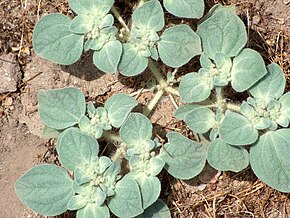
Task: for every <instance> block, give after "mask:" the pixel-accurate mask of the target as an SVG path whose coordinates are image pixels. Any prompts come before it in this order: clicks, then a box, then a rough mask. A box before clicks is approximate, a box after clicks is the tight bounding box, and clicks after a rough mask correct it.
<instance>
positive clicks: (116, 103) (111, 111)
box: [105, 93, 138, 128]
mask: <svg viewBox="0 0 290 218" xmlns="http://www.w3.org/2000/svg"><path fill="white" fill-rule="evenodd" d="M137 105H138V102H137V101H136V100H135V99H134V98H133V97H131V96H129V95H125V94H121V93H120V94H115V95H113V96H112V97H110V98H109V99H108V100H107V101H106V103H105V109H106V110H107V112H108V118H109V121H110V123H111V124H112V126H114V127H116V128H120V126H121V125H122V124H123V123H124V121H125V120H126V118H127V117H128V115H129V113H130V112H131V110H132V109H133V108H134V107H136V106H137Z"/></svg>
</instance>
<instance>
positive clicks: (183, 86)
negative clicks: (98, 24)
mask: <svg viewBox="0 0 290 218" xmlns="http://www.w3.org/2000/svg"><path fill="white" fill-rule="evenodd" d="M178 91H179V94H180V97H181V101H182V102H188V103H192V102H200V101H203V100H205V99H207V98H208V97H209V96H210V93H211V88H210V86H209V85H208V84H207V83H206V81H204V80H203V79H202V77H201V76H200V74H198V73H188V74H186V75H185V76H184V77H183V78H182V80H181V82H180V84H179V90H178Z"/></svg>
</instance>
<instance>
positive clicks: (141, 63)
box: [118, 43, 148, 76]
mask: <svg viewBox="0 0 290 218" xmlns="http://www.w3.org/2000/svg"><path fill="white" fill-rule="evenodd" d="M147 66H148V58H146V57H144V56H142V54H141V53H140V52H139V50H138V47H137V46H136V45H133V44H131V43H125V44H124V45H123V54H122V56H121V60H120V63H119V67H118V69H119V71H120V73H121V74H122V75H124V76H136V75H138V74H140V73H142V72H143V71H144V70H145V69H146V68H147Z"/></svg>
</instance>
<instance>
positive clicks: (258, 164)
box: [250, 129, 290, 193]
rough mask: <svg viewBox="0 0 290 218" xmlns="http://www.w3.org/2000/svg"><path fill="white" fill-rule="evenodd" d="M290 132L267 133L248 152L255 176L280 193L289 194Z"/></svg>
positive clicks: (286, 130) (280, 130)
mask: <svg viewBox="0 0 290 218" xmlns="http://www.w3.org/2000/svg"><path fill="white" fill-rule="evenodd" d="M289 147H290V130H289V129H279V130H277V131H269V132H267V133H265V134H264V135H262V136H261V137H260V138H259V141H257V142H256V143H255V144H254V146H252V147H251V150H250V163H251V166H252V169H253V171H254V173H255V174H256V176H257V177H258V178H259V179H261V180H262V181H263V182H265V183H266V184H267V185H269V186H271V187H272V188H274V189H277V190H278V191H281V192H286V193H289V192H290V167H289V166H290V152H289Z"/></svg>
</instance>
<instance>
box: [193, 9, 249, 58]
mask: <svg viewBox="0 0 290 218" xmlns="http://www.w3.org/2000/svg"><path fill="white" fill-rule="evenodd" d="M197 34H198V35H199V36H200V38H201V41H202V47H203V52H204V53H205V54H206V55H207V56H208V57H209V58H211V59H214V57H215V55H216V54H217V53H223V54H226V55H228V56H229V57H234V56H236V55H237V54H238V53H239V52H240V51H241V50H242V48H243V47H244V46H245V45H246V42H247V40H248V37H247V32H246V28H245V25H244V23H243V22H242V20H241V19H240V18H239V17H238V16H237V15H236V14H235V12H234V11H233V10H232V9H231V8H226V7H219V8H218V10H216V11H215V12H214V13H212V14H211V16H209V17H208V18H207V19H205V20H204V21H203V22H202V23H200V24H199V25H198V27H197Z"/></svg>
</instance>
